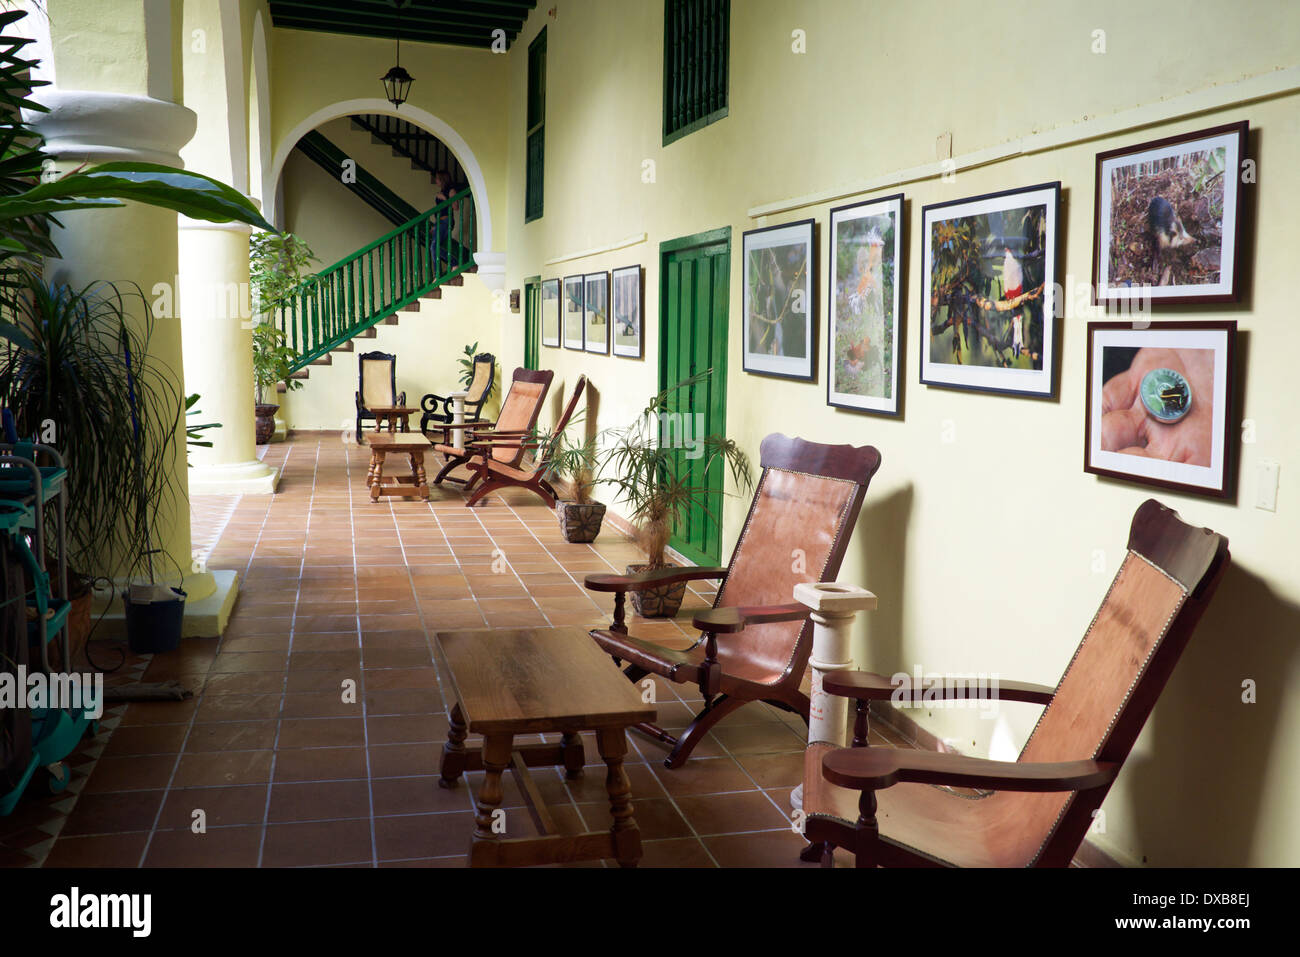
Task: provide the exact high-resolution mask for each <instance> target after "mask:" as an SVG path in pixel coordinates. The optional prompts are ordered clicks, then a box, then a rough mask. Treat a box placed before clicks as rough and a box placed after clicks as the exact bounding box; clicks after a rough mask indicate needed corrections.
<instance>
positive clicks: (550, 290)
mask: <svg viewBox="0 0 1300 957" xmlns="http://www.w3.org/2000/svg"><path fill="white" fill-rule="evenodd" d="M542 345H544V346H551V347H552V348H555V349H558V348H559V347H560V280H558V279H547V280H546V281H545V282H543V283H542Z"/></svg>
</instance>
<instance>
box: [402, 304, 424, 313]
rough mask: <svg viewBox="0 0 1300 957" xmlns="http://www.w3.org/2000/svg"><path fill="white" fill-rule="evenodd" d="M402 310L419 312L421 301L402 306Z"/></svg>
mask: <svg viewBox="0 0 1300 957" xmlns="http://www.w3.org/2000/svg"><path fill="white" fill-rule="evenodd" d="M400 311H401V312H419V311H420V303H419V302H412V303H408V304H407V305H405V306H403V307H402V308H401V310H400Z"/></svg>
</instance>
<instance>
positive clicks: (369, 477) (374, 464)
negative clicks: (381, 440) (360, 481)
mask: <svg viewBox="0 0 1300 957" xmlns="http://www.w3.org/2000/svg"><path fill="white" fill-rule="evenodd" d="M378 466H379V453H378V452H376V451H375V450H374V449H371V450H370V465H369V466H368V467H367V468H366V488H370V486H372V485H374V484H375V469H376V468H378Z"/></svg>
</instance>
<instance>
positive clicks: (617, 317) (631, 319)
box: [613, 265, 644, 359]
mask: <svg viewBox="0 0 1300 957" xmlns="http://www.w3.org/2000/svg"><path fill="white" fill-rule="evenodd" d="M613 282H614V301H613V310H614V355H616V356H627V357H628V358H631V359H640V358H641V356H642V353H643V351H644V345H643V343H642V336H643V332H644V329H643V324H642V318H641V317H642V311H643V307H644V302H643V300H642V296H641V288H642V285H641V267H640V265H636V266H624V267H623V268H622V269H615V270H614V278H613Z"/></svg>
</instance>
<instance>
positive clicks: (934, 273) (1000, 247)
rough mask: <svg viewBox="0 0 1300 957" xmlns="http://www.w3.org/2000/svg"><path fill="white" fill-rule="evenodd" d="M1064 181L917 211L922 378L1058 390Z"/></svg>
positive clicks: (1018, 391) (1018, 390) (1037, 391)
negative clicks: (1059, 253) (1059, 247)
mask: <svg viewBox="0 0 1300 957" xmlns="http://www.w3.org/2000/svg"><path fill="white" fill-rule="evenodd" d="M1060 204H1061V184H1060V183H1059V182H1058V183H1044V184H1042V185H1039V186H1029V187H1026V188H1024V189H1010V190H1006V191H1004V192H1001V193H989V194H988V195H985V196H973V197H970V198H968V199H958V200H953V201H951V202H947V203H935V204H934V205H931V206H926V207H925V208H924V209H923V210H922V213H921V235H922V240H921V251H922V258H923V260H924V261H923V262H922V264H921V303H922V310H921V313H922V315H923V316H925V317H926V320H927V321H926V323H925V325H924V326H923V327H922V329H921V335H920V337H919V338H920V340H921V381H922V382H923V383H925V384H926V385H939V386H948V387H950V388H955V389H973V390H976V391H980V392H1006V393H1011V394H1014V395H1032V396H1040V397H1041V396H1046V397H1050V396H1054V395H1055V394H1056V362H1055V357H1056V315H1057V311H1058V303H1057V301H1056V298H1057V296H1056V281H1057V279H1056V268H1057V258H1056V248H1057V247H1056V237H1057V223H1058V220H1059V212H1060Z"/></svg>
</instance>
